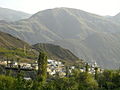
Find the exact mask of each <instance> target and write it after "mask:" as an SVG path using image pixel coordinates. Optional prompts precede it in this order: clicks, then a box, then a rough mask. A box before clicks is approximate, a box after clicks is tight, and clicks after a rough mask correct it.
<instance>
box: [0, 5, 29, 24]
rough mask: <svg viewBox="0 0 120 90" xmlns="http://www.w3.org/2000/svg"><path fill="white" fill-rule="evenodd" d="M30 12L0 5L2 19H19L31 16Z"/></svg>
mask: <svg viewBox="0 0 120 90" xmlns="http://www.w3.org/2000/svg"><path fill="white" fill-rule="evenodd" d="M30 16H31V15H30V14H27V13H24V12H20V11H15V10H11V9H7V8H1V7H0V20H5V21H9V22H10V21H17V20H21V19H26V18H28V17H30Z"/></svg>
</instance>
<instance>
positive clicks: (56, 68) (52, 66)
mask: <svg viewBox="0 0 120 90" xmlns="http://www.w3.org/2000/svg"><path fill="white" fill-rule="evenodd" d="M47 62H48V64H47V74H49V75H51V76H55V75H59V76H60V77H64V76H66V72H68V73H69V74H71V73H72V70H74V69H76V66H69V67H66V66H65V65H64V64H63V63H62V62H61V61H56V60H51V59H48V60H47ZM0 65H4V66H5V67H7V68H18V65H19V66H20V68H22V69H29V70H38V63H37V61H35V63H32V64H31V63H22V62H21V63H20V62H17V61H9V60H7V61H0ZM88 65H89V68H88V73H91V74H95V68H96V67H97V68H98V72H99V73H102V72H103V69H101V68H100V67H99V66H98V65H97V63H96V62H95V63H94V64H88ZM79 70H80V71H81V72H85V71H86V68H85V67H82V68H79Z"/></svg>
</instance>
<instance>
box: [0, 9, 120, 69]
mask: <svg viewBox="0 0 120 90" xmlns="http://www.w3.org/2000/svg"><path fill="white" fill-rule="evenodd" d="M118 18H120V15H119V14H118V15H116V16H113V17H110V18H108V17H107V18H106V17H105V16H99V15H96V14H92V13H88V12H85V11H82V10H78V9H72V8H55V9H48V10H44V11H40V12H38V13H36V14H34V15H32V16H31V17H30V18H28V19H24V20H19V21H15V22H4V23H3V22H1V23H0V31H3V32H7V33H9V34H11V35H13V36H16V37H18V38H20V39H22V40H25V41H27V42H28V43H30V44H36V43H52V44H56V45H60V46H62V47H64V48H67V49H69V50H71V51H72V52H73V53H74V54H75V55H76V56H78V57H79V58H81V59H84V60H85V61H87V62H97V63H98V65H100V66H101V67H103V68H109V69H110V68H112V69H115V68H118V67H119V65H120V60H119V58H120V55H119V53H120V39H119V38H120V22H119V20H118Z"/></svg>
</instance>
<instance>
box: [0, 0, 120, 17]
mask: <svg viewBox="0 0 120 90" xmlns="http://www.w3.org/2000/svg"><path fill="white" fill-rule="evenodd" d="M0 7H5V8H10V9H14V10H19V11H24V12H27V13H36V12H38V11H40V10H44V9H49V8H55V7H70V8H77V9H81V10H84V11H88V12H91V13H95V14H99V15H115V14H117V13H119V12H120V0H0Z"/></svg>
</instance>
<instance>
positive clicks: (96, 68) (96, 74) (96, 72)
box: [95, 67, 98, 80]
mask: <svg viewBox="0 0 120 90" xmlns="http://www.w3.org/2000/svg"><path fill="white" fill-rule="evenodd" d="M97 78H98V67H95V79H96V80H97Z"/></svg>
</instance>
